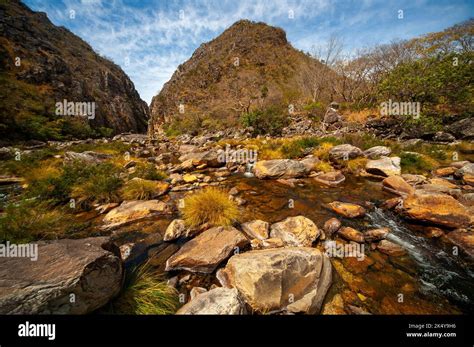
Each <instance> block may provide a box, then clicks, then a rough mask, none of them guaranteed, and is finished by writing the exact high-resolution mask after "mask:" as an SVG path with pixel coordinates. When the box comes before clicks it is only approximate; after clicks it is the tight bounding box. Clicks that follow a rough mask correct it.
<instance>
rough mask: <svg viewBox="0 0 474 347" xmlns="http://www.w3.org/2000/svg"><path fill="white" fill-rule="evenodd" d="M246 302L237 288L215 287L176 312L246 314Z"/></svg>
mask: <svg viewBox="0 0 474 347" xmlns="http://www.w3.org/2000/svg"><path fill="white" fill-rule="evenodd" d="M245 313H246V312H245V304H244V302H243V301H242V299H241V298H240V296H239V292H238V291H237V289H230V288H222V287H219V288H214V289H211V290H210V291H208V292H204V293H201V294H199V295H197V296H195V297H194V299H192V300H191V301H190V302H188V303H187V304H186V305H184V306H183V307H181V308H180V309H179V310H178V312H176V314H223V315H238V314H245Z"/></svg>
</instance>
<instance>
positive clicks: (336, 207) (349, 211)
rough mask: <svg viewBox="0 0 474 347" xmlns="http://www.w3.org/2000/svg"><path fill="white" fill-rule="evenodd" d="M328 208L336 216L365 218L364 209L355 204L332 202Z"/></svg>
mask: <svg viewBox="0 0 474 347" xmlns="http://www.w3.org/2000/svg"><path fill="white" fill-rule="evenodd" d="M328 206H329V207H330V208H331V209H332V210H333V211H334V212H336V213H337V214H340V215H341V216H344V217H347V218H357V217H363V216H365V208H363V207H362V206H360V205H357V204H351V203H348V202H340V201H333V202H331V203H329V204H328Z"/></svg>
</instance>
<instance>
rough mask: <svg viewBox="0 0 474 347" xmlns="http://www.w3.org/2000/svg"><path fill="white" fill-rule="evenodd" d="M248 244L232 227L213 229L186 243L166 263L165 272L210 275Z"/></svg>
mask: <svg viewBox="0 0 474 347" xmlns="http://www.w3.org/2000/svg"><path fill="white" fill-rule="evenodd" d="M246 244H248V240H247V239H246V238H245V236H244V235H243V234H242V233H241V232H240V231H238V230H237V229H235V228H233V227H215V228H211V229H208V230H206V231H204V232H203V233H201V234H199V235H198V236H196V237H195V238H194V239H192V240H190V241H188V242H186V243H185V244H184V246H183V247H181V249H180V250H179V251H178V252H176V253H175V254H174V255H173V256H172V257H171V258H169V259H168V261H167V262H166V271H171V270H178V269H182V270H188V271H192V272H203V273H211V272H213V271H214V270H215V268H216V267H217V266H218V265H219V264H220V263H221V262H222V261H223V260H225V259H226V258H227V257H228V256H229V255H230V254H231V253H232V252H234V251H235V248H236V247H243V246H244V245H246Z"/></svg>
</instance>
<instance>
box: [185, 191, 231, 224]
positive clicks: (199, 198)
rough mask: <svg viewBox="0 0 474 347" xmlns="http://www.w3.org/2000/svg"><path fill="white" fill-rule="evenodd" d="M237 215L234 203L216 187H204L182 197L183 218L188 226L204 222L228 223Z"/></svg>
mask: <svg viewBox="0 0 474 347" xmlns="http://www.w3.org/2000/svg"><path fill="white" fill-rule="evenodd" d="M238 216H239V209H238V207H237V205H236V203H235V202H233V201H231V200H229V196H228V194H227V193H225V192H224V191H222V190H220V189H218V188H214V187H209V188H205V189H203V190H200V191H198V192H196V193H192V194H190V195H188V196H186V197H185V198H184V207H183V219H184V221H185V223H186V224H187V225H188V226H189V227H198V226H200V225H203V224H205V223H208V224H209V225H211V226H225V225H230V224H232V222H234V221H235V220H237V218H238Z"/></svg>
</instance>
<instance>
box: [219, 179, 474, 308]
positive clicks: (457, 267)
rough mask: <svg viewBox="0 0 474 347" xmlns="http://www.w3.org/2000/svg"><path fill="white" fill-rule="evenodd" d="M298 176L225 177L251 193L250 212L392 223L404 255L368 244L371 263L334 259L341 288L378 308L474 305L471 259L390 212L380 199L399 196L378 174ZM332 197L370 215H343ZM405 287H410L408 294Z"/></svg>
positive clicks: (361, 224)
mask: <svg viewBox="0 0 474 347" xmlns="http://www.w3.org/2000/svg"><path fill="white" fill-rule="evenodd" d="M299 182H300V183H299V184H298V183H296V184H295V186H294V187H290V186H288V185H285V184H282V183H279V182H277V181H262V180H258V179H256V178H245V177H242V176H233V177H231V178H230V179H229V181H227V183H226V185H227V186H228V187H232V186H236V187H237V188H238V189H239V190H240V191H241V195H240V196H241V197H243V198H244V199H245V200H247V205H246V208H245V213H244V215H243V218H244V220H252V219H255V218H258V219H262V220H265V221H268V222H276V221H279V220H282V219H284V218H286V217H289V216H296V215H303V216H306V217H308V218H310V219H311V220H313V221H314V222H315V223H316V224H317V225H318V227H320V228H321V227H322V226H323V224H324V222H325V221H326V220H327V219H329V218H331V217H337V218H339V219H340V220H341V221H342V223H343V225H344V226H351V227H353V228H355V229H357V230H360V231H364V230H367V229H370V228H380V227H388V228H390V230H391V232H390V234H389V235H388V237H387V239H388V240H390V241H392V242H394V243H397V244H398V245H400V246H402V247H403V248H404V249H405V250H406V251H407V255H406V256H402V257H388V256H386V255H384V254H382V253H380V252H379V251H377V250H371V249H370V248H369V247H368V246H367V245H366V247H365V249H366V250H365V253H366V255H367V257H368V258H369V259H368V260H367V261H368V263H367V262H366V261H364V262H358V261H357V260H355V258H352V259H342V260H341V259H335V258H333V259H332V261H333V265H334V266H335V268H336V269H337V270H338V272H341V274H342V275H341V278H339V277H338V276H336V281H335V282H336V284H335V287H336V291H335V292H337V291H341V290H342V291H344V290H346V289H347V290H349V291H351V292H352V293H355V294H356V295H358V293H359V294H362V295H359V297H360V298H363V299H364V300H365V301H364V304H365V306H367V307H370V308H371V312H372V313H426V314H429V313H459V312H464V313H467V312H474V271H473V268H472V262H470V261H468V259H467V258H466V257H465V256H463V255H462V254H455V252H453V248H452V245H451V244H449V243H448V242H447V241H446V240H445V238H443V237H442V238H440V239H434V238H428V237H427V236H426V235H425V234H424V233H422V232H420V231H419V229H420V226H417V228H418V229H416V228H414V225H412V224H410V223H408V222H407V221H404V220H402V219H401V218H400V217H398V216H397V215H395V214H393V213H392V212H390V211H386V210H383V209H381V208H379V207H377V206H379V205H380V203H381V202H383V201H385V200H386V199H388V198H391V197H393V195H391V194H389V193H386V192H384V191H382V188H381V183H380V182H379V181H371V180H368V179H364V178H358V177H348V178H347V180H346V181H345V182H344V183H343V184H341V185H340V186H338V187H324V186H321V185H319V184H318V183H316V182H315V181H313V180H312V179H304V180H300V181H299ZM334 200H339V201H344V202H352V203H357V204H360V205H363V206H366V207H367V210H368V213H367V215H366V217H365V218H359V219H346V218H343V217H341V216H338V215H336V214H335V213H333V212H332V211H330V210H328V209H327V208H326V207H325V205H326V204H327V203H329V202H332V201H334ZM359 263H360V264H359ZM368 264H369V265H368ZM367 265H368V266H367ZM339 270H340V271H339ZM346 294H347V295H346V297H349V298H350V297H351V296H350V295H349V294H348V293H346ZM400 294H404V296H403V299H401V301H402V302H399V301H400V296H399V295H400ZM357 301H358V300H355V302H357ZM359 303H360V302H359Z"/></svg>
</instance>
